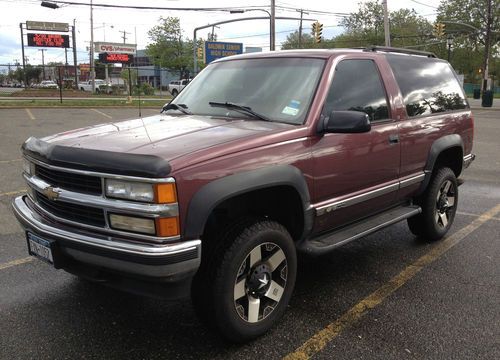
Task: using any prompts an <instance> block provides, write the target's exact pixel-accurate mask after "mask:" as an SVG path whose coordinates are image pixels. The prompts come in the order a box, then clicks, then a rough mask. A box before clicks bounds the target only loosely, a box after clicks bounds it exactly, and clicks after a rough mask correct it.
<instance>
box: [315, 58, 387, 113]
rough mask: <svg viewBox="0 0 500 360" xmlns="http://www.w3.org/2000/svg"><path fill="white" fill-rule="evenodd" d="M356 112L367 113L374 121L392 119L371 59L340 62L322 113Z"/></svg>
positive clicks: (380, 81) (378, 76)
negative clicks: (335, 111)
mask: <svg viewBox="0 0 500 360" xmlns="http://www.w3.org/2000/svg"><path fill="white" fill-rule="evenodd" d="M333 110H354V111H362V112H365V113H367V114H368V116H369V117H370V120H371V121H376V120H384V119H387V118H388V117H389V112H388V107H387V99H386V96H385V91H384V86H383V84H382V80H381V79H380V75H379V73H378V70H377V66H376V65H375V63H374V62H373V61H372V60H343V61H341V62H339V63H338V65H337V67H336V68H335V74H334V75H333V82H332V85H331V87H330V91H329V93H328V97H327V99H326V104H325V107H324V109H323V114H324V115H325V116H328V114H330V112H331V111H333Z"/></svg>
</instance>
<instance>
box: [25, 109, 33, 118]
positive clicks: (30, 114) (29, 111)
mask: <svg viewBox="0 0 500 360" xmlns="http://www.w3.org/2000/svg"><path fill="white" fill-rule="evenodd" d="M24 110H26V112H27V113H28V116H29V117H30V119H31V120H36V118H35V117H34V116H33V113H32V112H31V110H30V109H26V108H25V109H24Z"/></svg>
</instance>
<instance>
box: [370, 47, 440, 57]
mask: <svg viewBox="0 0 500 360" xmlns="http://www.w3.org/2000/svg"><path fill="white" fill-rule="evenodd" d="M363 51H383V52H393V53H400V54H410V55H420V56H427V57H430V58H435V57H437V56H436V55H435V54H434V53H431V52H428V51H420V50H412V49H403V48H395V47H389V46H376V45H372V46H367V47H365V48H364V49H363Z"/></svg>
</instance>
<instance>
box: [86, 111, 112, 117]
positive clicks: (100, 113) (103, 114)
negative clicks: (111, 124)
mask: <svg viewBox="0 0 500 360" xmlns="http://www.w3.org/2000/svg"><path fill="white" fill-rule="evenodd" d="M90 110H92V111H95V112H96V113H98V114H99V115H102V116H104V117H107V118H108V119H112V118H113V117H112V116H109V115H108V114H105V113H103V112H102V111H99V110H97V109H90Z"/></svg>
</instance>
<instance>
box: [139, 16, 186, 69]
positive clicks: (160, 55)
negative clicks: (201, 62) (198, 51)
mask: <svg viewBox="0 0 500 360" xmlns="http://www.w3.org/2000/svg"><path fill="white" fill-rule="evenodd" d="M159 21H160V24H159V25H156V26H154V27H153V28H152V29H151V30H149V31H148V36H149V38H150V40H151V44H149V45H148V46H147V48H146V53H147V55H148V56H150V57H151V59H152V60H153V63H154V64H155V65H158V66H160V67H166V68H169V69H173V70H177V71H179V72H180V73H181V77H182V73H184V72H186V70H187V69H190V68H192V66H193V60H192V54H193V42H192V41H190V40H189V39H185V40H183V38H182V29H181V25H180V20H179V18H177V17H167V18H163V17H160V19H159Z"/></svg>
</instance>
